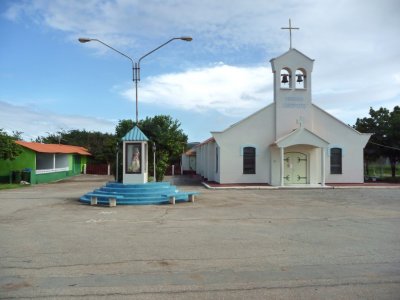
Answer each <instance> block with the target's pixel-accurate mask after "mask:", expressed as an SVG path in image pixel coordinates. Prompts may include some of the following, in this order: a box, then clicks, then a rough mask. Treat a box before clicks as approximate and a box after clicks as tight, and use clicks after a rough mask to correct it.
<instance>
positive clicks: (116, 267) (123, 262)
mask: <svg viewBox="0 0 400 300" xmlns="http://www.w3.org/2000/svg"><path fill="white" fill-rule="evenodd" d="M106 180H109V178H106V177H102V176H79V177H76V178H74V179H71V180H68V181H63V182H59V183H54V184H43V185H37V186H33V187H29V188H22V189H16V190H5V191H0V298H1V299H307V300H309V299H400V189H361V188H354V189H328V190H207V189H205V188H203V187H202V186H201V185H199V184H198V183H196V182H193V181H191V180H182V179H181V178H177V179H174V180H175V183H177V184H180V185H181V186H180V189H181V190H196V191H200V192H201V194H200V195H199V197H198V198H197V199H196V202H195V203H181V204H177V205H175V206H171V205H165V206H117V207H116V208H108V207H91V206H87V205H82V204H80V203H79V202H77V199H78V197H79V196H81V195H82V194H84V193H86V192H88V191H90V190H92V189H94V188H96V187H99V186H100V185H102V183H104V182H105V181H106Z"/></svg>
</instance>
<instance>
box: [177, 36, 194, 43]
mask: <svg viewBox="0 0 400 300" xmlns="http://www.w3.org/2000/svg"><path fill="white" fill-rule="evenodd" d="M179 39H181V40H182V41H186V42H191V41H192V40H193V39H192V37H190V36H182V37H180V38H179Z"/></svg>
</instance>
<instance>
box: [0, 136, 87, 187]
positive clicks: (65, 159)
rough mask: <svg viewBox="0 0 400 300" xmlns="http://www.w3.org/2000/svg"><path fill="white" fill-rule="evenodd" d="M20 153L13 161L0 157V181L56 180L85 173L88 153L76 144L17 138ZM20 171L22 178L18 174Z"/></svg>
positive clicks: (33, 182)
mask: <svg viewBox="0 0 400 300" xmlns="http://www.w3.org/2000/svg"><path fill="white" fill-rule="evenodd" d="M16 143H17V144H18V145H20V146H22V152H21V154H20V155H19V156H18V157H17V158H16V159H15V160H12V161H8V160H7V161H4V160H0V181H1V182H10V181H11V180H12V181H14V182H20V181H21V180H23V181H27V182H29V183H32V184H36V183H45V182H51V181H57V180H61V179H64V178H66V177H70V176H74V175H78V174H81V173H83V172H84V169H85V166H86V162H87V157H88V156H90V155H91V154H90V153H89V152H88V150H87V149H85V148H83V147H79V146H70V145H62V144H42V143H34V142H24V141H16ZM21 172H22V177H21Z"/></svg>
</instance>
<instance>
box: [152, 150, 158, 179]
mask: <svg viewBox="0 0 400 300" xmlns="http://www.w3.org/2000/svg"><path fill="white" fill-rule="evenodd" d="M153 176H154V182H157V177H156V143H153Z"/></svg>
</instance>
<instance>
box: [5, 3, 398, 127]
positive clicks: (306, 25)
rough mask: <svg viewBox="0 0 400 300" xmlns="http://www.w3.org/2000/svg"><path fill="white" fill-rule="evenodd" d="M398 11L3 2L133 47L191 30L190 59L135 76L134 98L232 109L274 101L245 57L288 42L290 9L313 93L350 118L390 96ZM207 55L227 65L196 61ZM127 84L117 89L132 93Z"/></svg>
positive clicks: (18, 11) (263, 77)
mask: <svg viewBox="0 0 400 300" xmlns="http://www.w3.org/2000/svg"><path fill="white" fill-rule="evenodd" d="M399 11H400V2H399V1H398V0H380V1H364V0H353V1H347V0H325V1H318V0H304V1H297V0H287V1H265V0H252V1H242V0H219V1H215V0H204V1H197V0H165V1H156V0H149V1H134V0H132V1H131V0H114V1H104V0H101V1H100V0H98V1H97V0H88V1H80V0H75V1H74V0H71V1H64V0H36V1H31V2H11V5H10V6H9V8H8V10H7V11H6V12H5V13H4V14H3V15H4V16H5V17H7V18H8V19H10V20H14V21H16V22H18V20H19V19H20V18H22V17H23V16H29V17H30V18H31V19H32V20H33V21H34V22H35V23H37V24H40V25H45V26H47V27H49V28H52V29H55V30H58V31H62V32H65V33H66V34H67V35H68V36H69V37H70V38H74V39H76V37H78V36H85V35H86V36H89V37H93V38H100V39H102V40H104V41H107V42H108V43H109V44H112V45H113V46H115V47H116V48H118V49H120V48H119V47H121V49H122V50H129V51H132V52H133V53H145V52H144V51H148V49H151V47H153V46H154V45H157V43H158V42H159V40H163V39H165V37H172V36H177V35H192V36H193V38H194V40H193V42H192V43H191V45H190V52H189V51H186V49H189V48H186V49H185V58H189V57H190V58H193V65H190V67H189V70H187V71H183V72H180V73H170V74H164V75H156V76H153V77H149V78H143V77H142V82H141V83H140V89H139V95H140V96H139V97H140V101H144V102H147V103H152V104H160V105H170V106H173V107H175V108H180V109H184V110H187V111H190V110H195V111H201V112H206V111H208V110H210V109H211V110H215V111H218V112H219V113H222V114H225V115H235V116H237V115H239V114H240V115H242V116H245V115H247V114H249V113H251V112H253V111H254V110H256V109H258V108H259V107H261V106H264V105H267V104H268V103H270V102H271V101H272V88H271V84H272V74H271V72H270V69H269V64H268V63H267V62H265V66H264V65H263V66H258V67H248V66H247V67H246V65H248V64H249V63H248V61H246V58H248V57H252V55H253V54H254V53H255V52H256V53H257V55H258V57H260V56H262V55H265V60H267V59H270V58H272V57H271V56H277V55H279V54H281V53H282V52H283V51H285V50H287V48H288V45H289V42H288V33H287V32H283V31H282V30H280V27H283V26H286V25H287V20H288V18H289V17H291V18H292V22H293V25H294V26H299V27H300V30H298V31H295V32H294V33H293V44H294V47H296V48H297V49H299V50H300V51H302V52H303V53H305V54H306V55H308V56H310V57H311V58H315V59H316V61H315V66H314V72H313V95H314V96H313V97H314V101H315V102H316V104H317V105H319V106H321V107H322V108H324V109H329V110H331V111H333V110H334V109H336V110H335V112H336V113H337V114H338V115H336V116H337V117H338V118H340V119H343V118H345V119H346V120H345V121H346V122H349V123H351V122H354V121H355V119H356V117H358V116H357V115H356V113H360V112H363V111H365V112H367V111H368V109H369V106H373V107H376V106H390V105H391V104H392V103H396V101H397V103H398V99H399V97H400V92H399V91H400V89H399V78H400V77H399V72H398V70H399V69H400V60H399V54H398V49H399V48H400V39H399V38H397V37H398V36H400V18H399V13H398V12H399ZM155 40H157V41H155ZM139 41H140V42H139ZM90 46H91V47H96V46H101V45H96V44H91V45H90ZM186 46H187V45H186ZM176 47H178V45H176ZM101 49H102V50H105V49H104V48H101ZM174 49H176V48H174ZM142 51H143V52H142ZM188 52H189V53H188ZM129 53H131V52H129ZM248 53H250V54H248ZM178 55H179V54H178ZM210 57H213V58H210ZM215 57H217V58H215ZM160 59H161V58H160ZM168 59H169V60H170V61H169V65H173V60H172V58H171V57H170V56H168ZM213 59H214V61H218V60H220V59H224V61H227V62H228V61H229V65H224V64H222V65H216V66H213V67H208V68H196V66H198V65H202V66H204V65H206V64H208V63H210V61H211V62H213ZM186 60H188V59H186ZM230 61H235V62H240V66H235V65H234V64H233V63H231V62H230ZM198 62H200V64H198ZM180 63H181V64H182V61H180ZM254 63H259V61H258V62H254V60H253V61H251V64H254ZM131 93H132V90H129V91H125V92H124V95H125V96H126V97H128V98H129V99H133V95H132V94H131ZM351 119H353V121H351Z"/></svg>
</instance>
